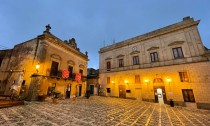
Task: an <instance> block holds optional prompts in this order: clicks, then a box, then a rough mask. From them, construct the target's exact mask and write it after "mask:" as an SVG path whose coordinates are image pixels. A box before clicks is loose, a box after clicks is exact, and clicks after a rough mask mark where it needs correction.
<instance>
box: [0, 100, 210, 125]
mask: <svg viewBox="0 0 210 126" xmlns="http://www.w3.org/2000/svg"><path fill="white" fill-rule="evenodd" d="M0 125H1V126H60V125H62V126H142V125H146V126H171V125H174V126H180V125H188V126H193V125H194V126H202V125H203V126H205V125H206V126H210V111H208V110H199V109H189V108H182V107H173V108H172V107H170V106H168V105H162V106H161V105H159V104H155V103H147V102H139V101H137V100H129V99H119V98H109V97H98V96H94V97H93V96H92V97H90V99H84V98H81V99H77V100H76V101H72V100H69V99H68V100H60V101H59V103H58V104H52V103H51V101H48V102H29V103H26V105H22V106H16V107H11V108H4V109H0Z"/></svg>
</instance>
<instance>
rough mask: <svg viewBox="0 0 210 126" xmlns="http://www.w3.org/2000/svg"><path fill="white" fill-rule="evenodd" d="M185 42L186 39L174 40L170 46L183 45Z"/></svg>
mask: <svg viewBox="0 0 210 126" xmlns="http://www.w3.org/2000/svg"><path fill="white" fill-rule="evenodd" d="M183 43H184V41H174V42H172V43H170V44H168V46H173V45H181V44H183Z"/></svg>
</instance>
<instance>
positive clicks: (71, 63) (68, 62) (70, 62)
mask: <svg viewBox="0 0 210 126" xmlns="http://www.w3.org/2000/svg"><path fill="white" fill-rule="evenodd" d="M67 64H69V65H75V62H74V61H73V60H68V61H67Z"/></svg>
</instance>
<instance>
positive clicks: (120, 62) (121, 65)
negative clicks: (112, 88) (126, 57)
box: [119, 59, 124, 67]
mask: <svg viewBox="0 0 210 126" xmlns="http://www.w3.org/2000/svg"><path fill="white" fill-rule="evenodd" d="M119 67H124V61H123V59H119Z"/></svg>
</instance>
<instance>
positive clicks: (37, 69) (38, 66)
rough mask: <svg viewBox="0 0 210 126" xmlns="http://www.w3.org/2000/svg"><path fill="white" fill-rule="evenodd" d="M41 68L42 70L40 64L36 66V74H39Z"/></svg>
mask: <svg viewBox="0 0 210 126" xmlns="http://www.w3.org/2000/svg"><path fill="white" fill-rule="evenodd" d="M39 68H40V65H39V63H38V64H37V65H36V72H37V73H38V72H39Z"/></svg>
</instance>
